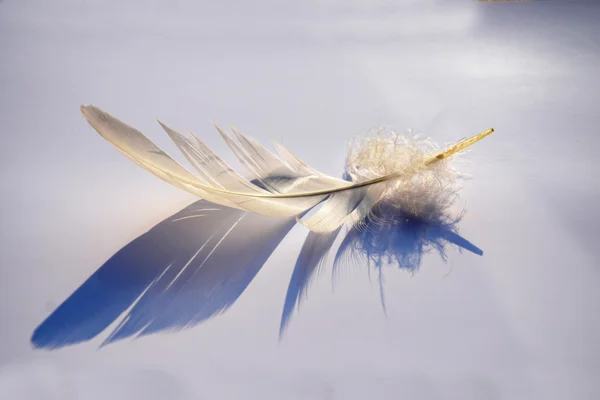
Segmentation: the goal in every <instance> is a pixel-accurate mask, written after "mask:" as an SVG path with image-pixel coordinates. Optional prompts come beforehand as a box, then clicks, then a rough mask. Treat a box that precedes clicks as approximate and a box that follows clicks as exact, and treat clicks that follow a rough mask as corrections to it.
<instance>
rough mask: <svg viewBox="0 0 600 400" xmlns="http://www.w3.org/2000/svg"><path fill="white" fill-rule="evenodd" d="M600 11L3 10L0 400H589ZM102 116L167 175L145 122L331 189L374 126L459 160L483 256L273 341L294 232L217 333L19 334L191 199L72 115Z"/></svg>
mask: <svg viewBox="0 0 600 400" xmlns="http://www.w3.org/2000/svg"><path fill="white" fill-rule="evenodd" d="M599 17H600V6H598V5H597V4H595V3H594V2H567V1H562V2H561V1H544V2H542V1H538V2H528V3H475V2H462V1H395V2H391V1H366V0H365V1H359V0H354V1H345V2H342V1H340V2H335V1H307V2H295V3H292V2H286V3H284V2H276V1H254V2H241V1H238V2H234V1H221V2H219V3H218V4H215V2H205V1H175V0H173V1H163V2H158V1H146V2H142V1H131V2H127V3H126V4H121V2H117V1H95V0H94V1H91V0H87V1H75V0H70V1H67V0H62V1H41V0H38V1H33V0H20V1H11V0H5V1H4V2H3V3H2V4H0V51H1V52H2V62H1V63H0V87H1V90H0V102H1V103H0V104H1V108H0V121H1V124H0V126H1V128H0V129H1V131H0V132H1V134H0V140H1V145H2V151H3V157H2V158H1V159H0V174H1V176H0V182H1V185H0V191H1V196H2V197H1V198H2V207H1V208H0V209H1V213H2V215H1V217H2V224H1V228H0V235H1V238H0V239H1V241H0V262H1V264H0V267H1V269H0V300H1V301H0V398H13V399H21V398H24V399H29V398H32V399H55V398H56V399H70V398H74V399H82V398H85V399H91V398H99V399H100V398H102V399H104V398H111V399H121V398H122V399H129V398H148V399H163V398H173V399H175V398H185V399H249V398H265V399H268V398H273V399H282V398H285V399H296V398H297V399H309V398H310V399H333V398H335V399H364V398H380V399H399V398H402V399H482V398H485V399H597V398H600V384H599V383H598V382H597V377H598V376H600V344H599V343H600V342H598V337H600V313H599V311H600V294H599V293H600V292H599V291H598V286H599V283H600V271H599V269H598V267H599V257H598V250H597V245H598V243H599V241H598V233H597V232H598V231H597V226H598V222H599V220H600V216H599V213H598V209H597V205H598V200H599V194H600V191H599V188H598V179H597V178H596V173H597V172H598V171H599V168H598V167H599V163H600V162H599V161H598V157H597V154H596V152H597V149H598V148H599V144H600V139H599V135H598V128H597V127H598V125H599V123H600V117H599V116H598V114H597V105H598V100H600V99H599V97H598V89H599V88H600V79H599V75H598V74H599V73H598V70H599V62H600V53H599V52H598V46H599V43H598V38H599V37H600V36H599V34H600V26H599V25H598V23H597V21H598V19H599ZM82 103H92V104H96V105H98V106H100V107H102V108H104V109H106V110H107V111H109V112H110V113H112V114H114V115H115V116H117V117H118V118H121V119H123V120H124V121H126V122H127V123H129V124H131V125H133V126H135V127H137V128H138V129H140V130H141V131H142V132H144V133H145V134H147V135H148V136H149V137H151V138H152V139H153V140H155V142H156V143H157V144H159V145H160V146H161V147H163V148H164V149H165V150H166V151H167V152H168V153H170V154H172V155H174V156H176V157H178V158H180V159H181V158H182V157H179V154H178V153H177V151H176V149H175V146H174V145H173V144H172V143H170V142H169V140H168V138H167V136H166V135H165V134H164V133H163V132H162V130H161V129H160V127H159V126H158V124H157V123H156V122H155V118H160V119H161V120H163V121H165V122H166V123H168V124H170V125H171V126H172V127H174V128H176V129H179V130H182V131H185V130H193V131H194V132H195V133H196V134H197V135H199V136H200V137H202V139H204V140H205V141H206V142H207V143H208V144H209V145H211V146H213V147H214V148H215V149H216V150H217V151H218V152H219V153H220V154H223V155H224V156H225V158H227V159H228V160H231V159H232V157H231V156H230V155H229V154H228V153H227V152H226V151H225V150H226V149H225V146H224V145H223V144H222V143H220V142H219V138H218V135H216V134H215V132H213V130H212V127H211V125H210V121H215V122H218V123H220V124H223V125H226V124H228V123H232V124H235V125H236V126H237V127H239V128H241V129H242V130H243V131H245V132H246V133H248V134H249V135H251V136H254V137H256V138H258V139H260V140H261V141H264V142H267V141H268V140H270V139H277V140H278V141H280V142H282V143H284V144H285V145H287V146H288V147H289V148H290V149H292V150H294V151H295V152H296V153H297V154H298V155H299V156H300V157H301V158H303V159H304V160H305V161H306V162H307V163H308V164H309V165H311V166H314V167H315V168H317V169H319V170H321V171H322V172H325V173H328V174H332V175H336V176H339V175H340V174H341V172H342V169H343V162H344V157H345V145H346V142H347V141H348V140H349V139H350V138H352V137H353V136H354V135H356V134H361V133H364V132H365V131H366V130H367V129H368V128H370V127H372V126H374V125H377V124H383V125H386V126H389V127H391V128H394V129H396V130H403V129H405V128H413V129H415V130H417V131H423V132H426V133H427V134H428V135H430V136H432V137H434V138H435V139H436V140H437V141H439V142H442V143H443V142H447V141H453V140H457V139H460V138H462V137H464V136H468V135H472V134H475V133H478V132H480V131H483V130H485V129H487V128H489V127H494V128H495V129H496V131H497V132H496V133H495V134H494V135H492V136H491V137H489V138H488V139H486V140H485V141H484V142H482V143H480V144H477V147H476V148H475V149H474V151H473V152H472V153H471V155H470V157H469V158H470V160H472V163H471V164H469V165H467V166H465V167H464V169H466V171H467V172H469V173H471V174H472V175H473V176H474V179H473V180H471V181H469V182H467V184H466V187H465V189H464V190H463V192H462V198H463V203H464V202H466V203H467V207H468V213H467V215H466V217H465V219H464V221H463V223H462V224H461V225H460V231H461V234H463V235H464V236H465V237H466V238H467V239H469V240H471V241H473V242H474V243H475V244H476V245H478V246H479V247H481V248H482V249H483V250H484V252H485V254H484V256H483V257H477V256H474V255H470V254H458V253H457V252H451V255H450V260H449V262H448V263H447V264H443V263H442V262H441V260H439V258H437V257H435V256H432V257H428V258H427V259H426V260H425V262H424V265H423V268H422V269H421V271H419V272H418V273H417V274H415V275H414V276H411V275H409V274H407V273H405V272H401V271H395V270H389V271H387V273H386V294H387V308H388V317H387V319H386V318H385V317H384V315H383V313H382V311H381V308H380V305H379V296H378V292H377V291H378V288H377V285H376V284H371V283H369V280H368V279H367V277H366V274H355V275H351V276H348V277H345V278H344V279H343V281H342V282H341V283H340V284H339V285H337V287H336V290H335V293H332V290H331V281H330V279H329V277H328V276H325V277H324V278H322V279H321V280H320V281H319V282H318V283H317V284H316V285H315V286H314V287H313V288H312V290H311V292H310V295H309V299H308V301H306V302H304V303H303V305H302V308H301V311H300V313H299V315H297V316H296V317H295V318H294V321H293V322H292V325H291V329H290V330H289V332H288V335H287V336H286V338H285V340H283V341H282V342H278V340H277V329H278V325H279V317H280V313H281V307H282V301H283V298H284V295H285V290H286V285H287V282H288V280H289V276H290V274H291V270H292V268H293V262H294V260H295V258H296V257H297V254H298V252H299V249H300V244H301V242H302V240H303V238H304V236H305V235H306V230H305V229H304V228H302V227H296V228H294V230H293V231H292V232H291V234H290V235H289V236H288V237H287V238H286V239H285V240H284V242H283V243H282V245H281V246H280V247H279V248H278V249H277V250H276V251H275V253H274V254H273V256H272V257H271V259H270V260H269V261H268V262H267V264H266V265H265V268H263V270H262V271H261V272H260V273H259V275H258V276H257V278H256V279H255V280H254V282H253V283H252V284H251V285H250V287H249V288H248V290H247V291H246V292H245V293H244V294H243V295H242V297H241V298H240V300H239V301H238V302H237V303H236V304H235V305H234V306H233V307H232V308H231V309H230V310H229V311H228V312H227V313H226V314H225V315H223V316H220V317H219V318H216V319H214V320H212V321H210V322H208V323H205V324H203V325H200V326H198V327H195V328H193V329H190V330H187V331H183V332H180V333H177V334H159V335H154V336H150V337H145V338H142V339H140V340H134V341H124V342H119V343H116V344H114V345H111V346H108V347H105V348H103V349H102V350H100V351H98V350H97V347H98V345H99V343H101V341H102V339H103V338H102V337H98V338H96V339H94V340H93V341H91V342H88V343H85V344H81V345H77V346H73V347H67V348H64V349H62V350H58V351H55V352H48V351H35V350H33V349H32V347H31V345H30V342H29V339H30V336H31V333H32V331H33V329H34V328H35V327H36V326H37V325H38V324H39V323H40V322H41V321H42V320H43V319H44V318H45V317H46V316H47V315H48V314H49V313H50V312H52V310H54V308H55V307H56V306H57V305H58V304H60V303H61V302H62V301H64V299H65V298H66V297H67V296H68V295H70V294H71V293H72V291H73V290H74V289H75V288H77V287H78V286H79V285H80V284H81V283H82V282H83V281H84V280H85V279H86V278H87V277H88V276H89V275H90V274H92V273H93V272H94V271H95V270H96V269H97V268H98V267H99V266H100V265H101V264H102V263H103V262H104V261H105V260H106V259H107V258H108V257H109V256H110V255H112V254H113V253H114V252H115V251H117V250H118V249H119V248H120V247H122V246H123V245H124V244H126V243H127V242H128V241H130V240H132V239H134V238H135V237H137V236H138V235H139V234H141V233H143V232H144V231H146V230H147V229H149V228H150V227H152V226H153V225H154V224H156V223H157V222H159V221H160V220H162V219H163V218H165V217H167V216H168V215H170V214H172V213H173V212H175V211H177V210H179V209H180V208H182V207H183V206H185V205H186V204H188V203H190V202H192V201H193V200H194V199H193V198H192V197H190V196H188V195H186V194H185V193H183V192H181V191H179V190H177V189H175V188H172V187H170V186H168V185H167V184H165V183H163V182H161V181H159V180H158V179H156V178H155V177H153V176H151V175H150V174H148V173H146V172H145V171H143V170H141V169H140V168H138V167H136V166H135V165H134V164H133V163H131V162H130V161H129V160H127V159H126V158H125V157H123V156H122V155H121V154H120V153H118V152H117V151H116V150H115V149H114V148H112V147H111V146H110V145H108V144H107V143H106V142H104V141H103V140H102V139H101V138H100V137H99V136H98V135H97V134H96V133H95V132H94V131H93V130H92V129H91V128H90V127H89V126H88V125H87V124H86V123H85V121H84V119H83V118H82V116H81V115H80V112H79V105H80V104H82Z"/></svg>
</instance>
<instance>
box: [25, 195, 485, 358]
mask: <svg viewBox="0 0 600 400" xmlns="http://www.w3.org/2000/svg"><path fill="white" fill-rule="evenodd" d="M459 220H460V218H457V219H454V220H450V219H448V218H447V217H445V216H443V215H442V214H439V213H438V214H435V213H434V214H433V216H428V217H427V218H418V217H416V216H414V215H409V214H406V213H404V212H402V211H401V210H398V209H396V208H394V207H393V206H391V205H386V204H379V205H378V206H377V207H375V208H374V209H373V213H372V214H371V215H370V216H369V217H366V218H365V219H364V220H363V221H362V223H361V224H358V225H356V226H354V227H352V228H350V229H349V230H348V231H347V232H346V234H345V236H344V238H343V239H342V241H341V245H340V247H339V249H338V250H337V253H336V255H335V260H334V263H333V268H334V274H335V273H336V271H339V270H340V269H341V268H347V267H351V266H357V267H368V268H377V269H378V270H379V271H380V273H381V268H382V267H383V266H384V265H388V264H395V265H397V266H398V267H400V268H405V269H409V270H416V269H417V268H418V267H419V266H420V264H421V260H422V257H423V255H424V254H425V253H427V252H428V251H432V250H433V251H437V252H438V253H439V254H440V256H441V257H442V258H444V259H445V246H446V245H447V244H454V245H456V246H458V247H459V249H466V250H469V251H471V252H473V253H475V254H479V255H482V254H483V252H482V251H481V250H480V249H479V248H477V247H476V246H474V245H473V244H472V243H470V242H469V241H467V240H466V239H464V238H462V237H461V236H459V235H458V233H457V227H456V225H457V223H458V222H459ZM381 221H385V222H383V223H382V222H381ZM295 223H296V221H295V219H293V218H290V219H277V218H268V217H264V216H260V215H256V214H252V213H246V212H243V211H240V210H235V209H230V208H226V207H222V206H216V205H214V204H213V203H210V202H207V201H204V200H200V201H197V202H195V203H193V204H192V205H190V206H188V207H186V208H185V209H183V210H181V211H180V212H178V213H176V214H174V215H173V216H171V217H169V218H167V219H165V220H164V221H162V222H160V223H159V224H158V225H156V226H155V227H153V228H152V229H151V230H150V231H148V232H147V233H145V234H143V235H141V236H140V237H138V238H137V239H135V240H133V241H132V242H131V243H129V244H127V245H126V246H125V247H123V248H122V249H121V250H119V251H118V252H117V253H116V254H114V255H113V256H112V257H111V258H110V259H109V260H108V261H107V262H106V263H104V265H102V266H101V267H100V268H99V269H98V270H97V271H96V272H95V273H94V274H93V275H92V276H91V277H90V278H88V279H87V280H86V281H85V282H84V283H83V284H82V285H81V286H80V287H79V288H78V289H77V290H76V291H75V292H74V293H73V294H72V295H71V296H69V297H68V298H67V300H65V302H64V303H62V304H61V305H60V306H59V307H58V308H57V309H56V310H55V311H54V312H53V313H52V314H51V315H50V316H49V317H48V318H47V319H46V320H45V321H43V322H42V323H41V324H40V325H39V326H38V327H37V328H36V329H35V331H34V332H33V335H32V338H31V342H32V344H33V345H34V346H35V347H38V348H46V349H56V348H61V347H64V346H67V345H73V344H76V343H80V342H85V341H88V340H90V339H92V338H94V337H96V336H97V335H99V334H100V333H101V332H103V331H105V330H106V329H107V328H109V326H110V325H112V324H113V323H114V322H115V321H117V319H119V318H120V322H119V324H118V325H117V326H116V327H115V328H114V329H113V330H112V332H111V333H110V335H109V336H108V338H107V339H106V340H105V341H104V342H103V344H102V345H106V344H110V343H113V342H115V341H117V340H120V339H124V338H131V337H139V336H143V335H149V334H153V333H156V332H164V331H178V330H181V329H186V328H190V327H192V326H195V325H197V324H199V323H201V322H203V321H206V320H208V319H210V318H212V317H214V316H216V315H219V314H221V313H223V312H225V311H226V310H227V309H228V308H229V307H231V305H233V304H234V303H235V301H237V299H238V298H239V297H240V295H241V294H242V293H243V292H244V290H246V288H247V287H248V285H249V284H250V283H251V282H252V280H253V279H254V277H255V276H256V275H257V274H258V272H259V271H260V269H261V268H262V266H263V265H264V263H265V262H266V261H267V259H268V258H269V256H270V255H271V254H272V253H273V251H274V250H275V249H276V248H277V246H278V245H279V244H280V243H281V241H282V240H283V238H284V237H285V236H286V235H287V233H288V232H289V231H290V230H291V229H292V228H293V226H294V225H295ZM258 232H259V233H260V234H257V233H258ZM339 233H340V229H338V230H336V231H335V232H331V233H327V234H323V233H315V232H310V233H309V234H308V236H307V238H306V240H305V242H304V245H303V247H302V249H301V251H300V255H299V256H298V259H297V260H296V264H295V267H294V270H293V273H292V276H291V280H290V283H289V286H288V291H287V295H286V298H285V302H284V306H283V314H282V318H281V326H280V337H281V336H282V335H283V334H284V332H285V329H286V327H287V326H288V324H289V322H290V319H291V316H292V315H293V312H294V310H296V309H297V308H298V307H299V304H300V302H301V301H302V299H303V298H304V297H305V296H306V293H307V291H308V288H309V286H310V283H311V282H312V281H313V280H314V279H316V277H317V276H318V273H319V271H321V270H323V267H324V266H325V265H326V261H327V256H328V253H329V252H330V250H331V248H332V246H333V244H334V242H335V241H336V238H337V237H338V235H339ZM382 293H383V292H382ZM382 304H383V297H382Z"/></svg>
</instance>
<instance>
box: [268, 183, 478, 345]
mask: <svg viewBox="0 0 600 400" xmlns="http://www.w3.org/2000/svg"><path fill="white" fill-rule="evenodd" d="M345 178H346V179H348V178H347V177H345ZM430 211H431V212H430V213H429V214H428V215H425V216H416V215H414V214H411V213H409V212H405V211H403V210H401V209H398V208H397V207H395V206H394V205H392V204H390V203H386V202H380V203H378V204H377V205H376V206H375V207H374V208H373V209H372V210H371V213H370V214H369V215H367V216H366V217H365V218H363V219H362V220H361V221H359V222H358V223H356V224H355V225H353V226H352V227H351V228H350V229H349V230H348V231H347V232H346V233H345V235H344V236H343V238H342V240H341V243H340V245H339V247H338V250H337V252H336V255H335V258H334V263H333V271H332V275H333V279H334V281H335V280H336V279H338V278H339V275H340V274H341V273H342V272H344V271H348V270H349V269H351V268H367V269H368V272H369V277H370V272H371V270H375V271H376V272H377V274H378V279H379V287H380V293H381V305H382V308H383V311H384V313H385V312H386V307H385V298H384V292H383V267H384V266H386V265H391V266H396V267H397V268H401V269H404V270H409V271H412V272H414V271H416V270H418V269H419V267H420V266H421V263H422V260H423V256H424V255H425V254H427V253H430V252H436V253H437V254H438V255H439V256H440V257H441V258H442V259H443V260H444V261H446V259H447V255H446V249H447V246H448V245H450V244H452V245H455V246H457V247H458V249H459V251H462V250H467V251H469V252H471V253H473V254H476V255H480V256H481V255H483V251H482V250H481V249H480V248H479V247H477V246H475V245H474V244H473V243H471V242H470V241H468V240H467V239H465V238H463V237H462V236H460V235H459V234H458V223H459V222H460V220H461V218H462V215H459V216H458V217H456V218H451V217H450V216H448V215H447V214H445V213H443V212H441V211H440V210H435V209H432V210H430ZM339 232H340V229H338V230H337V231H335V232H331V233H327V234H322V233H315V232H311V233H310V234H309V236H308V238H307V240H306V241H305V242H304V246H303V247H302V250H301V251H300V255H299V256H298V259H297V261H296V265H295V267H294V271H293V273H292V277H291V280H290V283H289V286H288V291H287V295H286V299H285V303H284V306H283V312H282V317H281V325H280V338H281V337H282V336H283V335H284V333H285V330H286V329H287V326H288V324H289V322H290V319H291V317H292V315H293V313H294V310H297V309H298V308H299V306H300V303H301V302H302V300H303V299H305V298H306V295H307V293H308V288H309V286H310V284H311V283H312V282H313V281H314V280H315V278H316V276H317V275H318V274H319V272H320V271H321V270H322V266H323V265H324V264H325V263H326V259H327V255H328V253H329V251H330V249H331V246H332V245H333V243H334V242H335V240H336V238H337V236H338V233H339Z"/></svg>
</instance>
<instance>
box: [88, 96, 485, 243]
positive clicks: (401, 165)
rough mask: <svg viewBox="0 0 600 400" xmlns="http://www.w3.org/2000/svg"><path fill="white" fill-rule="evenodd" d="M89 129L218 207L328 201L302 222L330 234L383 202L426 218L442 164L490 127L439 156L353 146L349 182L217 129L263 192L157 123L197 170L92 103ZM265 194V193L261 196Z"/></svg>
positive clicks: (441, 187) (304, 206)
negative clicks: (389, 202) (195, 172)
mask: <svg viewBox="0 0 600 400" xmlns="http://www.w3.org/2000/svg"><path fill="white" fill-rule="evenodd" d="M81 111H82V113H83V115H84V116H85V118H86V119H87V121H88V122H89V123H90V125H91V126H92V127H93V128H94V129H95V130H96V131H97V132H98V133H99V134H100V135H101V136H102V137H104V138H105V139H106V140H108V141H109V142H110V143H111V144H113V145H114V146H115V147H116V148H117V149H119V150H120V151H121V152H122V153H123V154H125V155H126V156H127V157H129V158H130V159H131V160H133V161H134V162H135V163H137V164H138V165H140V166H141V167H142V168H144V169H146V170H147V171H149V172H151V173H153V174H154V175H156V176H158V177H159V178H161V179H163V180H164V181H166V182H168V183H171V184H172V185H175V186H177V187H179V188H181V189H183V190H185V191H187V192H189V193H192V194H194V195H196V196H199V197H202V198H204V199H206V200H208V201H210V202H213V203H215V204H220V205H223V206H227V207H232V208H237V209H241V210H246V211H250V212H254V213H258V214H262V215H267V216H272V217H290V216H298V215H301V214H303V213H305V212H306V211H308V210H310V209H312V208H313V207H315V206H316V205H317V204H319V203H321V202H322V201H323V200H325V202H324V204H323V205H322V206H321V208H320V209H319V210H317V212H316V213H315V214H314V215H313V216H311V217H310V218H309V219H307V220H306V221H301V223H303V224H304V225H306V226H307V227H308V228H309V229H311V230H312V231H316V232H331V231H334V230H335V229H337V228H339V227H340V226H341V225H343V224H344V223H346V222H356V221H359V220H361V219H362V218H364V216H365V215H367V214H368V213H369V212H370V210H371V209H372V207H373V206H374V205H375V204H376V203H377V202H378V201H380V200H381V199H386V200H392V201H393V202H395V203H397V204H398V205H399V206H400V207H402V208H403V209H405V210H411V211H413V212H415V213H421V212H426V211H427V209H426V207H427V204H431V201H432V199H443V198H444V196H447V195H448V194H449V193H453V192H454V190H455V189H454V186H453V184H454V180H455V177H456V173H455V171H454V170H453V169H452V168H451V167H450V166H449V164H448V162H447V159H448V158H449V157H451V156H453V155H454V154H456V153H458V152H460V151H463V150H464V149H466V148H467V147H469V146H471V145H472V144H473V143H475V142H477V141H479V140H481V139H482V138H484V137H486V136H487V135H489V134H490V133H492V132H493V129H489V130H487V131H485V132H483V133H480V134H479V135H476V136H473V137H471V138H469V139H466V140H463V141H461V142H459V143H457V144H456V145H454V146H452V147H450V148H448V149H446V150H444V151H440V150H439V149H438V148H437V147H435V146H434V145H433V144H432V143H430V142H428V141H420V140H417V139H416V138H407V137H404V136H401V135H398V134H395V133H384V134H381V133H379V134H378V135H377V136H376V137H374V138H366V139H364V140H363V141H360V142H359V143H358V144H356V145H354V146H352V147H351V148H350V150H349V153H348V163H347V166H346V172H347V174H348V175H349V176H351V177H352V180H353V182H347V181H344V180H341V179H338V178H334V177H331V176H327V175H324V174H321V173H319V172H317V171H315V170H314V169H312V168H310V167H309V166H307V165H306V164H304V163H303V162H302V161H300V160H299V159H298V158H297V157H296V156H295V155H293V154H292V153H291V152H290V151H289V150H287V149H286V148H285V147H283V146H282V145H279V144H276V149H277V151H278V152H279V154H280V155H281V156H282V157H283V160H282V159H280V158H279V157H278V156H276V155H275V154H273V153H271V152H270V151H269V150H268V149H266V148H265V147H264V146H263V145H262V144H260V143H259V142H257V141H256V140H254V139H252V138H250V137H248V136H246V135H244V134H243V133H241V132H239V131H238V130H236V129H235V128H232V132H233V134H234V136H235V138H236V139H237V141H236V140H234V138H232V137H231V136H230V135H229V134H227V133H226V132H224V131H223V130H222V129H220V128H218V127H216V128H217V131H218V132H219V134H220V135H221V137H222V138H223V140H224V141H225V143H226V144H227V145H228V147H229V148H230V149H231V150H232V152H233V153H234V155H235V156H236V157H237V158H238V160H239V161H240V162H241V163H242V164H243V165H244V166H245V167H246V169H247V170H248V171H249V172H250V174H251V175H252V176H253V179H256V180H257V181H258V182H260V184H261V185H262V187H259V186H258V185H255V184H253V183H251V182H250V181H249V180H248V179H246V178H245V177H243V176H242V175H241V174H239V173H237V172H235V171H234V170H233V169H232V168H231V167H229V166H228V165H227V164H226V163H225V162H224V161H223V160H222V159H221V158H220V157H218V156H217V155H216V154H215V153H214V152H213V151H212V150H210V148H208V146H206V145H205V144H204V143H203V142H202V141H201V140H200V139H198V138H197V137H195V136H191V137H186V136H184V135H182V134H180V133H178V132H176V131H175V130H173V129H171V128H169V127H168V126H166V125H165V124H163V123H162V122H160V121H159V123H160V125H161V126H162V127H163V129H164V130H165V131H166V132H167V134H168V135H169V137H170V138H171V139H172V140H173V141H174V142H175V144H176V145H177V147H178V148H179V149H180V150H181V151H182V153H183V154H184V156H185V157H186V159H187V160H188V161H189V162H190V164H192V165H193V166H194V168H195V169H196V171H197V172H198V175H194V174H192V173H191V172H190V171H188V170H187V169H186V168H184V167H183V166H182V165H181V164H179V163H178V162H177V161H175V160H174V159H172V158H171V157H170V156H168V155H167V154H166V153H165V152H164V151H162V150H161V149H160V148H158V147H157V146H156V145H155V144H154V143H153V142H152V141H150V140H149V139H148V138H147V137H145V136H144V135H143V134H142V133H140V132H139V131H137V130H136V129H134V128H132V127H130V126H128V125H126V124H124V123H123V122H121V121H119V120H118V119H116V118H114V117H113V116H111V115H109V114H108V113H106V112H105V111H103V110H101V109H99V108H98V107H95V106H92V105H83V106H81ZM265 188H266V190H265Z"/></svg>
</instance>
